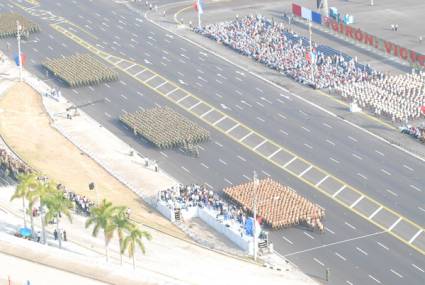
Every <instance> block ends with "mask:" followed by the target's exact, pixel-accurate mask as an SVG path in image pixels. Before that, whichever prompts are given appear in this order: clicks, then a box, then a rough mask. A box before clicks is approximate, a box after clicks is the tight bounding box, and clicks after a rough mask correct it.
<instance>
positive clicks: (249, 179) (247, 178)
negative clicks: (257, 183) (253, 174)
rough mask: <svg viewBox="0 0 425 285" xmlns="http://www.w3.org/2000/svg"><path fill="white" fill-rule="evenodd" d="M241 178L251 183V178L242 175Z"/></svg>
mask: <svg viewBox="0 0 425 285" xmlns="http://www.w3.org/2000/svg"><path fill="white" fill-rule="evenodd" d="M242 177H243V178H245V179H246V180H248V181H251V178H249V177H248V176H246V175H245V174H242Z"/></svg>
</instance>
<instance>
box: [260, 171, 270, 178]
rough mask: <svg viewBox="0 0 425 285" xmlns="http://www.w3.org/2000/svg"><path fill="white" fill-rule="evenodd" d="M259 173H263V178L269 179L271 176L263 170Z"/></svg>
mask: <svg viewBox="0 0 425 285" xmlns="http://www.w3.org/2000/svg"><path fill="white" fill-rule="evenodd" d="M261 173H263V174H264V175H265V176H268V177H271V175H270V174H269V173H267V172H265V171H264V170H261Z"/></svg>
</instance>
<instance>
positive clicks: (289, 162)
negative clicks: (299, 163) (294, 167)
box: [283, 156, 297, 168]
mask: <svg viewBox="0 0 425 285" xmlns="http://www.w3.org/2000/svg"><path fill="white" fill-rule="evenodd" d="M295 159H297V157H296V156H294V157H293V158H292V159H291V160H290V161H288V162H287V163H285V164H284V165H283V168H285V167H287V166H288V165H290V164H291V163H292V162H293V161H294V160H295Z"/></svg>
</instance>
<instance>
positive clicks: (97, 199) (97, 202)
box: [89, 182, 99, 207]
mask: <svg viewBox="0 0 425 285" xmlns="http://www.w3.org/2000/svg"><path fill="white" fill-rule="evenodd" d="M89 190H94V193H95V195H96V207H98V206H99V196H98V193H97V188H96V187H95V185H94V182H90V183H89Z"/></svg>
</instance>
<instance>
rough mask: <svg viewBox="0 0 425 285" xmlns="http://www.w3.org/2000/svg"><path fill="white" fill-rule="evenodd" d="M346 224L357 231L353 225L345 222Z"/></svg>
mask: <svg viewBox="0 0 425 285" xmlns="http://www.w3.org/2000/svg"><path fill="white" fill-rule="evenodd" d="M344 224H345V225H346V226H347V227H349V228H352V229H353V230H355V229H356V227H355V226H353V225H352V224H350V223H347V222H344Z"/></svg>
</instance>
